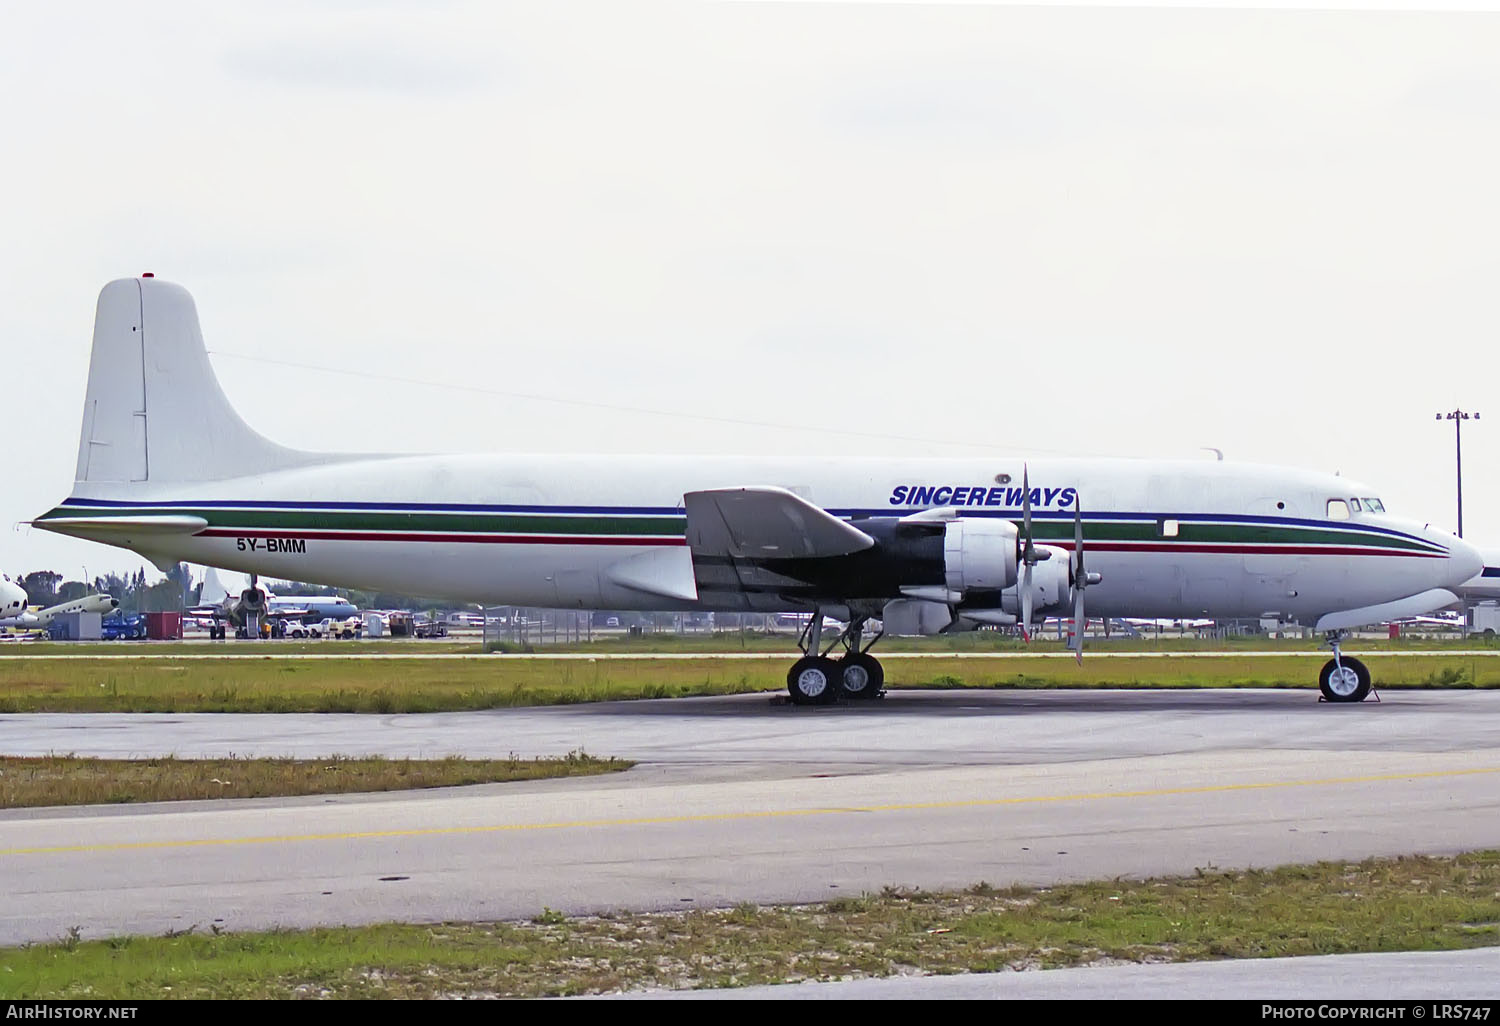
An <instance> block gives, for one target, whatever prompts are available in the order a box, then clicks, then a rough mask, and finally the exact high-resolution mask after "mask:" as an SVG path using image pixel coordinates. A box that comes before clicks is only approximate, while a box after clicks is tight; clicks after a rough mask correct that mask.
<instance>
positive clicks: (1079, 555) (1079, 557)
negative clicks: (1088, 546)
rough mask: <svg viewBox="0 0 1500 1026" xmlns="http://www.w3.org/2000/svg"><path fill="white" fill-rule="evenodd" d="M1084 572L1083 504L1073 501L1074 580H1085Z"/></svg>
mask: <svg viewBox="0 0 1500 1026" xmlns="http://www.w3.org/2000/svg"><path fill="white" fill-rule="evenodd" d="M1085 579H1086V578H1085V575H1084V572H1083V503H1081V502H1079V501H1078V500H1076V499H1075V500H1074V501H1073V580H1074V581H1075V582H1076V581H1082V580H1085Z"/></svg>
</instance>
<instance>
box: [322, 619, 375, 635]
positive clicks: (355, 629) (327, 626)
mask: <svg viewBox="0 0 1500 1026" xmlns="http://www.w3.org/2000/svg"><path fill="white" fill-rule="evenodd" d="M363 633H364V624H362V623H360V622H359V619H358V618H357V617H350V618H349V619H347V620H335V619H332V618H328V619H325V620H322V621H321V622H319V623H317V624H316V625H314V626H313V627H311V628H309V636H310V637H314V638H357V637H359V636H360V635H361V634H363Z"/></svg>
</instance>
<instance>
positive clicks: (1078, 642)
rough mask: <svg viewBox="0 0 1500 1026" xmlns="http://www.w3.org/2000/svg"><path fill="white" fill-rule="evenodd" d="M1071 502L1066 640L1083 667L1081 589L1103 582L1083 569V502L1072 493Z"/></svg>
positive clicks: (1083, 622)
mask: <svg viewBox="0 0 1500 1026" xmlns="http://www.w3.org/2000/svg"><path fill="white" fill-rule="evenodd" d="M1074 495H1075V498H1074V500H1073V559H1072V563H1073V566H1072V570H1073V636H1072V637H1071V638H1069V639H1068V647H1069V648H1071V649H1072V650H1073V658H1074V659H1076V660H1078V665H1079V666H1082V665H1083V628H1084V626H1085V625H1086V624H1087V623H1088V621H1087V620H1085V619H1084V618H1083V589H1084V588H1087V587H1088V586H1089V585H1090V584H1098V583H1099V582H1100V581H1101V580H1103V579H1104V578H1103V575H1101V574H1091V573H1089V572H1088V571H1087V570H1085V569H1084V568H1083V502H1082V501H1081V500H1080V499H1079V498H1077V497H1076V495H1077V493H1076V492H1075V493H1074Z"/></svg>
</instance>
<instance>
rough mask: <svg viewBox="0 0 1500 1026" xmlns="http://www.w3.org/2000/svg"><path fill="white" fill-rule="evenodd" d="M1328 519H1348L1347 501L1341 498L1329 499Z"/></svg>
mask: <svg viewBox="0 0 1500 1026" xmlns="http://www.w3.org/2000/svg"><path fill="white" fill-rule="evenodd" d="M1328 519H1329V520H1348V519H1349V504H1348V503H1347V502H1345V501H1344V500H1343V499H1329V500H1328Z"/></svg>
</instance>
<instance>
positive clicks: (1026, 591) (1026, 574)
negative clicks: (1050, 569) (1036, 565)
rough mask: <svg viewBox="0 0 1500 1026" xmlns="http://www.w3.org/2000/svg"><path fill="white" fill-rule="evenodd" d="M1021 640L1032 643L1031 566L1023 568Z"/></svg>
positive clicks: (1027, 564)
mask: <svg viewBox="0 0 1500 1026" xmlns="http://www.w3.org/2000/svg"><path fill="white" fill-rule="evenodd" d="M1021 638H1022V639H1023V640H1024V641H1026V642H1028V643H1030V641H1031V564H1030V563H1026V564H1024V565H1023V566H1022V568H1021Z"/></svg>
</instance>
